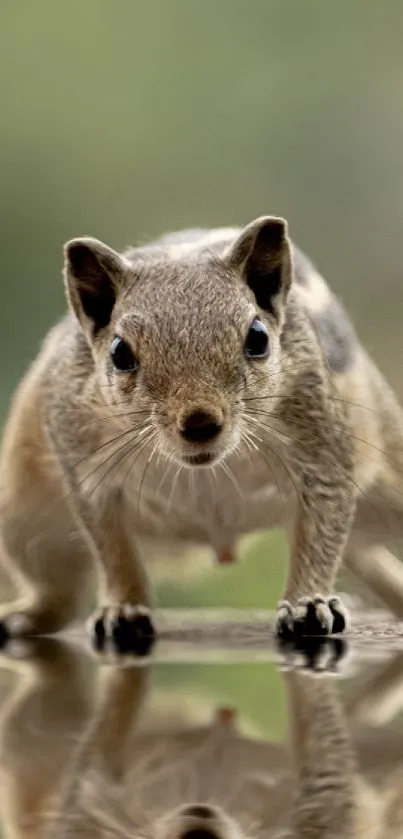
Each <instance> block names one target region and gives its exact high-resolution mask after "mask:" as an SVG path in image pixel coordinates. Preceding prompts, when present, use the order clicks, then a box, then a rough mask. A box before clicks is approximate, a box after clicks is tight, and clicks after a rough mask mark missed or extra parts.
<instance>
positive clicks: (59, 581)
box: [0, 216, 403, 639]
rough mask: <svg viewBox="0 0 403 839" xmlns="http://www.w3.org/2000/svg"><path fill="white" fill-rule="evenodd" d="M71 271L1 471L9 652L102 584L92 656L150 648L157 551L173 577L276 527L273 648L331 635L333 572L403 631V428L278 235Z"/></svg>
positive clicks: (74, 262) (325, 293)
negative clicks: (279, 535)
mask: <svg viewBox="0 0 403 839" xmlns="http://www.w3.org/2000/svg"><path fill="white" fill-rule="evenodd" d="M64 254H65V264H64V281H65V289H66V294H67V299H68V303H69V310H70V311H69V313H68V314H67V315H66V316H65V317H64V319H62V320H61V322H59V323H58V324H57V325H56V326H55V327H54V328H53V329H52V330H51V331H50V333H49V335H48V337H47V338H46V339H45V342H44V345H43V347H42V349H41V351H40V353H39V356H38V358H37V359H36V360H35V361H34V363H33V364H32V366H31V368H30V369H29V371H28V373H27V374H26V376H25V378H24V379H23V381H22V383H21V384H20V386H19V388H18V389H17V392H16V394H15V396H14V400H13V402H12V406H11V410H10V414H9V417H8V421H7V423H6V427H5V432H4V438H3V443H2V449H1V455H0V545H1V550H0V554H1V560H2V562H3V564H4V565H5V568H6V570H7V571H8V572H9V573H10V575H12V576H13V578H14V579H15V581H16V582H17V584H18V585H19V586H20V587H21V589H22V592H21V597H20V598H19V599H18V600H17V601H16V602H14V603H10V604H4V605H3V606H2V609H1V612H0V621H1V626H2V628H3V632H4V633H5V634H6V635H18V634H19V635H31V634H42V633H52V632H55V631H58V630H60V629H62V628H63V627H65V626H66V625H67V624H68V623H69V622H71V621H72V620H73V619H79V618H81V617H83V616H84V615H85V614H86V611H87V610H88V611H89V593H90V592H91V591H92V590H93V583H92V575H91V569H92V568H94V567H97V568H98V572H99V573H98V578H99V589H100V599H99V603H100V605H99V606H98V607H97V609H96V611H95V613H94V614H93V617H92V619H90V624H89V625H90V631H91V633H92V635H93V637H94V638H95V639H97V638H115V637H116V636H117V634H119V633H120V634H121V636H122V637H131V635H132V634H133V633H136V632H137V633H140V634H141V633H143V634H144V633H147V632H152V631H153V629H152V627H153V624H152V620H153V618H152V612H150V608H151V607H152V606H153V598H152V594H151V591H150V585H149V581H148V575H147V572H146V565H147V557H148V556H151V555H152V545H153V544H155V546H156V549H158V550H159V551H161V547H163V549H164V551H165V550H166V554H167V562H172V563H174V561H175V555H178V554H179V553H180V551H181V550H186V549H187V548H190V547H195V546H210V547H212V548H213V550H214V551H216V553H217V555H218V556H221V557H224V558H225V559H226V560H227V561H228V558H229V557H231V555H232V552H233V546H234V545H236V542H237V539H238V538H239V537H241V536H242V535H244V534H247V533H251V532H253V531H256V530H261V529H270V528H277V527H282V528H283V529H284V530H285V531H286V533H287V536H288V537H289V543H290V558H289V564H288V576H287V581H286V586H285V592H284V597H283V599H282V601H281V602H280V604H279V606H278V610H277V614H276V620H275V627H276V632H277V634H278V635H279V636H282V637H286V636H290V637H291V636H293V635H294V634H295V633H297V634H299V633H302V634H312V633H313V634H325V635H326V634H329V633H332V632H333V633H338V632H342V631H343V629H344V628H345V625H346V612H345V609H344V607H343V606H342V604H341V603H340V601H339V599H338V598H337V597H336V596H335V595H334V585H335V580H336V575H337V572H338V569H339V567H340V564H341V562H343V563H344V564H345V565H346V566H347V568H348V569H350V570H352V571H353V572H354V573H355V574H356V575H358V577H359V578H360V580H361V581H364V583H366V584H367V585H368V586H369V587H370V588H371V589H372V591H373V592H375V594H376V595H377V597H378V598H380V599H381V600H382V601H383V603H384V604H385V605H386V606H387V607H388V608H389V609H390V610H391V611H392V612H393V613H394V615H395V616H398V617H403V569H402V568H401V566H400V562H399V560H398V559H397V558H396V557H395V556H394V555H393V553H392V552H391V551H390V550H389V548H388V547H387V545H388V540H389V538H390V536H391V535H394V536H396V535H397V536H399V535H401V534H402V533H403V413H402V409H401V407H400V405H399V403H398V401H397V399H396V398H395V396H394V394H393V392H392V390H391V389H390V388H389V386H388V385H387V383H386V382H385V381H384V379H383V377H382V375H381V374H380V372H379V371H378V369H377V368H376V366H375V365H374V363H373V362H372V360H371V359H370V357H369V356H368V354H367V353H366V351H365V350H364V349H363V348H362V346H361V345H360V343H359V341H358V338H357V336H356V333H355V330H354V327H353V325H352V323H351V321H350V319H349V318H348V316H347V315H346V314H345V312H344V310H343V308H342V306H341V304H340V303H339V302H338V299H337V298H336V296H334V294H333V293H332V292H331V291H330V289H329V288H328V286H327V284H326V282H325V280H324V279H323V278H322V276H321V275H320V274H319V273H318V271H317V270H316V268H315V267H314V265H313V264H312V263H311V262H310V260H309V259H308V258H307V257H306V256H305V255H304V254H303V253H302V252H301V251H300V250H299V249H298V248H297V247H296V245H294V244H293V243H292V242H291V239H290V236H289V231H288V224H287V222H286V220H284V219H282V218H277V217H273V216H263V217H259V218H257V219H255V220H254V221H252V222H251V223H250V224H248V225H247V226H246V227H244V228H218V229H213V230H187V231H183V232H179V233H171V234H167V235H165V236H162V238H160V239H158V240H156V241H154V242H151V243H149V244H145V245H139V246H137V247H131V248H128V249H127V250H125V251H124V252H123V253H118V252H117V251H115V250H113V249H112V248H111V247H109V246H107V245H105V244H103V243H102V242H100V241H98V240H97V239H94V238H91V237H81V238H76V239H73V240H71V241H69V242H67V244H66V245H65V249H64ZM142 543H146V544H147V552H146V553H143V556H142V552H141V546H142ZM268 559H269V558H268ZM93 560H95V564H94V562H93Z"/></svg>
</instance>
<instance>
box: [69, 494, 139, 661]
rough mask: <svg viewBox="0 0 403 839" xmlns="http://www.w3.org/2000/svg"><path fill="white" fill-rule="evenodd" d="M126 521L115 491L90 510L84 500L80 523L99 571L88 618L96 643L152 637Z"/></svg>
mask: <svg viewBox="0 0 403 839" xmlns="http://www.w3.org/2000/svg"><path fill="white" fill-rule="evenodd" d="M95 508H96V509H95ZM82 512H83V511H82ZM128 522H129V514H128V512H127V511H126V509H125V499H124V497H123V496H122V494H121V493H120V492H119V491H118V490H117V491H116V492H112V493H109V494H108V495H107V496H106V497H105V499H104V501H103V502H101V503H99V502H97V503H96V504H95V503H94V504H92V505H91V508H90V509H89V508H88V507H87V505H86V503H85V502H84V523H85V526H86V528H87V531H88V532H89V535H90V538H91V541H92V542H93V545H94V548H95V554H96V557H97V559H98V564H99V569H100V574H101V607H100V608H99V609H98V610H97V611H96V612H95V614H94V615H93V616H92V618H91V619H90V622H89V629H90V633H91V635H92V636H93V638H94V640H95V641H98V642H99V643H100V644H102V643H103V642H104V641H105V640H106V639H107V638H113V639H114V640H115V642H116V643H117V645H118V646H119V647H122V648H125V647H127V646H131V645H132V644H133V647H135V645H136V643H137V641H138V642H139V645H141V643H142V639H143V636H145V637H146V638H152V637H153V628H152V622H151V617H150V612H149V607H150V604H151V592H150V586H149V583H148V579H147V575H146V573H145V570H144V567H143V564H142V562H141V559H140V557H139V555H138V552H137V549H136V546H135V545H134V543H133V539H132V535H131V532H130V529H129V527H128Z"/></svg>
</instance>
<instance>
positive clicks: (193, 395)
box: [65, 217, 292, 467]
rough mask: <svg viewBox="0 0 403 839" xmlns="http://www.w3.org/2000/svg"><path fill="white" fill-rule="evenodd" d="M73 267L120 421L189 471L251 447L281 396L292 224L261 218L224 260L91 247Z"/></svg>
mask: <svg viewBox="0 0 403 839" xmlns="http://www.w3.org/2000/svg"><path fill="white" fill-rule="evenodd" d="M65 257H66V262H65V280H66V288H67V294H68V298H69V301H70V305H71V307H72V309H73V312H74V313H75V315H76V317H77V318H78V321H79V323H80V325H81V328H82V330H83V331H84V333H85V335H86V338H87V341H88V343H89V345H90V348H91V350H92V354H93V358H94V362H95V371H96V376H97V378H98V379H99V386H100V392H101V393H102V394H104V398H105V401H106V402H107V403H108V404H109V405H110V406H111V408H112V411H111V413H113V414H114V416H115V417H116V421H117V422H119V423H124V424H125V425H126V426H127V424H128V423H129V424H131V426H132V428H133V430H135V429H136V428H138V429H139V434H143V435H144V437H143V439H144V441H146V440H149V441H150V442H152V443H153V447H154V446H155V447H156V451H159V452H162V453H163V454H165V455H166V456H169V457H172V458H173V459H174V460H175V461H176V462H179V463H181V464H183V465H185V466H189V467H191V466H207V465H211V464H214V463H215V462H217V461H219V460H221V459H223V458H225V457H226V456H227V455H229V454H230V452H231V451H233V450H234V449H235V448H236V447H239V446H240V445H241V444H243V443H245V444H247V435H248V425H249V423H248V420H247V417H246V409H247V408H248V407H249V408H250V407H251V405H253V400H256V399H259V398H261V397H262V396H264V397H270V396H275V395H276V392H278V387H279V376H278V375H276V374H278V372H279V369H280V354H281V348H280V334H281V329H282V325H283V321H284V308H285V302H286V297H287V293H288V290H289V287H290V283H291V275H292V266H291V249H290V242H289V239H288V235H287V224H286V222H285V221H284V220H283V219H280V218H273V217H263V218H259V219H257V220H256V221H254V222H252V223H251V224H249V225H248V226H247V227H245V228H244V230H242V232H241V233H239V235H238V236H236V235H234V236H233V237H232V239H231V240H230V243H228V242H227V244H226V246H225V247H224V246H223V248H222V251H221V252H220V253H218V254H217V252H216V249H214V251H213V250H210V251H209V250H208V249H205V250H194V251H192V250H191V249H189V250H188V251H186V249H185V248H184V249H183V250H180V249H179V251H178V249H176V250H175V249H173V250H172V251H170V250H169V248H167V249H164V248H162V247H161V248H159V247H152V246H150V247H149V248H147V247H146V248H138V249H134V250H133V251H131V252H130V258H129V257H128V256H125V255H120V254H119V253H117V252H116V251H114V250H112V249H111V248H109V247H107V246H106V245H104V244H102V243H101V242H99V241H97V240H96V239H92V238H81V239H74V240H72V241H70V242H68V243H67V245H66V246H65ZM249 428H250V426H249Z"/></svg>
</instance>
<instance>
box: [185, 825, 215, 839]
mask: <svg viewBox="0 0 403 839" xmlns="http://www.w3.org/2000/svg"><path fill="white" fill-rule="evenodd" d="M181 839H218V837H217V834H216V833H213V831H212V830H205V829H204V828H203V827H192V828H191V829H190V830H186V831H185V833H181Z"/></svg>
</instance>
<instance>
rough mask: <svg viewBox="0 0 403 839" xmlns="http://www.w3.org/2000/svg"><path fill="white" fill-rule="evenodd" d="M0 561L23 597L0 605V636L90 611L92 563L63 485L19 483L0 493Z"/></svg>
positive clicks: (53, 626)
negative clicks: (0, 501) (0, 499)
mask: <svg viewBox="0 0 403 839" xmlns="http://www.w3.org/2000/svg"><path fill="white" fill-rule="evenodd" d="M2 502H3V504H2V510H1V526H0V561H1V563H2V565H4V567H5V570H6V573H8V574H9V576H10V578H11V580H12V581H14V582H15V585H16V587H17V589H18V590H19V591H20V592H21V596H20V597H19V598H18V599H17V600H15V601H13V602H8V603H4V604H1V606H0V637H1V636H15V635H41V634H46V633H51V632H57V631H58V630H60V629H63V627H65V626H66V625H67V624H68V623H70V622H71V621H72V620H74V619H75V618H80V617H83V616H84V615H85V611H86V610H88V599H89V586H90V582H91V571H92V568H93V564H92V561H91V555H90V552H89V550H88V545H87V544H86V542H85V540H84V539H83V535H82V533H81V532H80V530H79V528H78V527H77V523H76V522H75V521H74V519H73V517H72V515H71V511H70V510H69V508H68V506H67V504H66V500H65V497H64V488H63V487H62V486H61V485H60V483H58V482H57V481H55V482H53V481H52V482H49V485H48V486H45V485H44V483H41V484H35V485H34V486H32V485H30V483H29V481H28V480H25V481H21V483H18V484H16V486H15V487H14V488H10V487H8V488H7V490H4V492H3V495H2Z"/></svg>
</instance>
